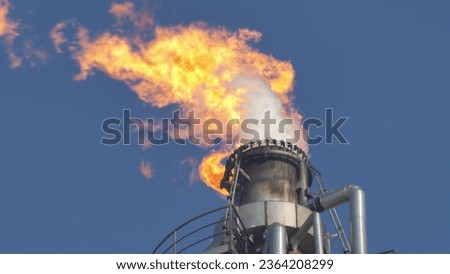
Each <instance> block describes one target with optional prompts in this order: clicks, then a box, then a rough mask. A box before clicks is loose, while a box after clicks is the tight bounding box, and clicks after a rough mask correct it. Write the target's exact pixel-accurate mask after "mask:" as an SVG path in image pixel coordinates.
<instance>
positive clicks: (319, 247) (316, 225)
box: [313, 212, 323, 254]
mask: <svg viewBox="0 0 450 274" xmlns="http://www.w3.org/2000/svg"><path fill="white" fill-rule="evenodd" d="M313 229H314V248H315V251H316V254H323V227H322V221H321V220H320V213H319V212H314V213H313Z"/></svg>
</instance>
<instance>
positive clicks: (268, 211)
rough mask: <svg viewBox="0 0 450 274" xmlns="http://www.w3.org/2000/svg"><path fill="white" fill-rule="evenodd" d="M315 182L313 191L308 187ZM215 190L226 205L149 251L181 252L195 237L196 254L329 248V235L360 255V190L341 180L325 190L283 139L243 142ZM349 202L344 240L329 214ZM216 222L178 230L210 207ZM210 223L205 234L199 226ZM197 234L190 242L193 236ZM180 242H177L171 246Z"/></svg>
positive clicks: (362, 238) (363, 249)
mask: <svg viewBox="0 0 450 274" xmlns="http://www.w3.org/2000/svg"><path fill="white" fill-rule="evenodd" d="M314 181H315V182H317V186H318V189H319V191H318V192H314V191H312V190H311V187H312V183H313V182H314ZM221 187H222V188H225V189H227V190H228V192H229V193H230V195H229V197H228V205H227V206H225V207H223V208H219V209H216V210H213V211H210V212H207V213H205V214H202V215H200V216H197V217H196V218H194V219H191V220H189V221H188V222H186V223H185V224H183V225H181V226H179V227H178V228H177V229H175V230H174V231H172V232H171V233H169V235H167V236H166V237H165V238H164V239H163V241H162V242H161V243H160V244H159V245H158V246H157V247H156V248H155V250H154V251H153V252H154V253H166V252H169V251H170V252H173V253H182V252H185V251H189V249H190V248H191V247H193V246H195V245H197V244H200V243H202V242H208V243H209V245H208V246H207V247H206V248H205V249H204V250H203V252H204V253H215V254H218V253H270V254H286V253H319V254H322V253H330V252H331V248H330V239H331V238H332V237H338V238H339V239H340V242H341V244H342V251H343V253H367V240H366V215H365V214H366V213H365V196H364V191H363V190H362V189H361V187H359V186H355V185H346V186H344V187H341V188H339V189H336V190H333V191H330V192H329V191H328V190H327V189H326V187H325V184H324V182H323V180H322V177H321V175H320V173H319V172H318V171H317V170H316V169H315V168H313V167H312V166H311V164H310V162H309V159H308V157H307V155H306V153H304V151H302V150H301V149H300V148H299V147H297V146H295V145H292V144H290V143H287V142H284V141H277V140H264V141H256V142H250V143H249V144H247V145H242V146H241V147H239V148H238V149H236V150H235V151H234V152H233V153H232V154H231V155H230V156H229V158H228V161H227V163H226V168H225V172H224V176H223V179H222V181H221ZM343 203H348V204H349V208H350V211H349V215H350V220H349V224H350V242H349V241H348V238H347V236H346V234H345V232H344V229H343V226H342V224H341V221H340V219H339V216H338V214H337V211H336V207H337V206H338V205H341V204H343ZM218 211H220V212H222V213H223V217H221V218H219V221H214V222H207V223H206V224H202V225H199V226H198V227H196V228H193V229H192V230H190V231H189V232H187V233H186V234H185V235H183V236H180V235H179V233H178V232H179V231H180V229H181V228H183V227H185V226H186V225H187V224H192V223H194V222H196V221H198V220H201V219H203V218H204V217H205V216H207V215H209V214H210V213H213V212H218ZM324 211H329V212H330V215H331V219H332V221H333V224H334V226H335V229H336V233H329V232H327V231H326V230H325V226H324V224H323V222H322V219H321V216H322V212H324ZM212 226H215V229H214V232H213V233H212V235H210V236H207V237H205V236H204V234H203V235H202V233H201V231H203V230H204V229H206V228H208V227H212ZM195 234H197V235H202V236H200V237H199V238H196V239H190V240H188V238H192V236H193V235H195ZM182 241H184V242H185V246H184V247H183V248H182V249H179V248H178V249H177V246H179V245H180V243H181V242H182Z"/></svg>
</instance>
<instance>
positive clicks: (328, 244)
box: [324, 232, 331, 254]
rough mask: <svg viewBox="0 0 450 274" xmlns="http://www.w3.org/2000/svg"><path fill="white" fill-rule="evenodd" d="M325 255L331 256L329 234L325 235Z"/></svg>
mask: <svg viewBox="0 0 450 274" xmlns="http://www.w3.org/2000/svg"><path fill="white" fill-rule="evenodd" d="M324 239H325V254H331V234H330V233H328V232H327V233H325V238H324Z"/></svg>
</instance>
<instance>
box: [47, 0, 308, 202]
mask: <svg viewBox="0 0 450 274" xmlns="http://www.w3.org/2000/svg"><path fill="white" fill-rule="evenodd" d="M114 5H115V6H114ZM114 5H113V7H112V8H111V10H110V13H112V14H113V15H114V16H115V17H116V19H120V23H123V20H125V19H126V18H131V19H130V20H132V23H133V22H134V21H136V22H141V21H139V17H140V16H144V15H145V16H146V18H148V16H149V15H148V14H146V13H142V12H141V13H139V14H138V13H136V12H135V11H134V6H133V5H132V4H131V3H130V2H125V3H124V4H119V6H117V4H114ZM146 21H149V20H148V19H147V20H146ZM152 22H153V21H152ZM147 31H148V30H147ZM60 32H61V25H57V26H56V28H55V32H54V34H55V35H54V36H55V37H57V38H58V39H57V40H55V45H57V48H58V49H59V48H60V46H61V43H63V42H65V39H64V38H63V37H62V36H61V35H60V34H61V33H60ZM123 33H124V32H117V31H106V32H103V33H100V34H99V35H97V36H94V37H93V36H91V35H89V32H88V30H87V29H86V28H83V27H79V28H78V31H77V41H76V43H75V46H73V45H72V46H71V47H70V48H69V49H71V52H72V56H73V58H74V59H75V60H76V61H77V62H78V64H79V66H80V72H79V74H77V75H76V76H75V79H76V80H85V79H87V77H88V76H89V75H91V74H92V73H93V72H94V71H95V70H100V71H102V72H104V73H106V74H107V75H108V76H110V77H111V78H114V79H117V80H120V81H123V82H125V83H126V84H127V85H128V86H129V87H130V88H131V89H132V90H133V91H134V92H136V93H137V95H138V96H139V98H140V99H141V100H143V101H145V102H147V103H149V104H151V105H153V106H156V107H160V108H162V107H166V106H168V105H171V104H177V105H179V106H180V108H181V109H182V110H183V111H185V112H188V111H189V110H194V111H195V114H196V118H200V119H201V120H202V121H204V120H206V119H208V118H215V119H218V120H220V121H221V122H222V124H223V125H226V124H227V122H228V121H230V120H232V119H239V120H240V121H243V120H244V119H248V118H255V119H261V118H263V116H262V115H263V113H264V112H265V111H267V110H270V111H271V115H272V117H274V118H276V119H284V118H293V119H294V124H293V125H291V126H289V127H288V131H291V132H292V131H293V130H295V129H298V130H302V128H301V124H300V123H301V121H300V120H301V116H300V114H298V112H297V111H296V110H295V109H294V108H293V107H292V104H291V102H290V93H291V91H292V89H293V80H294V70H293V67H292V65H291V63H290V62H287V61H280V60H277V59H275V58H274V57H272V56H270V55H267V54H263V53H261V52H259V51H258V50H256V49H254V48H252V46H251V43H253V42H257V41H259V40H260V39H261V33H259V32H257V31H254V30H249V29H239V30H238V31H236V32H232V31H229V30H227V29H225V28H223V27H209V26H207V25H206V24H205V23H193V24H191V25H188V26H182V25H177V26H171V27H162V26H155V27H154V29H153V36H152V39H151V40H148V41H146V40H145V39H143V38H142V35H141V36H139V35H125V34H123ZM255 129H256V130H257V131H258V132H259V133H260V136H261V138H265V135H264V131H263V130H262V127H256V128H255ZM199 134H201V133H199ZM231 135H232V136H231V137H232V138H233V140H235V141H239V138H240V137H242V134H241V131H240V130H239V129H236V130H235V132H233V133H232V134H231ZM219 137H220V138H222V139H224V138H225V136H219ZM272 137H273V138H280V139H281V138H283V137H284V135H283V134H277V133H274V135H273V136H272ZM298 145H299V146H300V147H301V148H303V149H304V150H307V146H306V144H305V143H304V142H303V141H301V140H300V141H299V143H298ZM234 148H235V145H228V146H222V147H221V148H220V149H219V150H217V151H213V152H211V153H210V154H209V155H208V156H206V157H205V158H204V159H203V160H202V163H201V164H200V167H199V174H200V177H201V179H202V180H203V181H204V182H205V183H206V184H207V185H208V186H210V187H211V188H213V189H215V190H216V191H218V192H219V193H221V194H224V195H226V194H227V192H226V191H225V190H223V189H220V187H219V184H220V179H221V177H222V175H223V171H224V167H223V165H222V164H221V161H222V160H223V159H224V158H225V157H226V156H227V155H229V153H230V151H231V150H232V149H234Z"/></svg>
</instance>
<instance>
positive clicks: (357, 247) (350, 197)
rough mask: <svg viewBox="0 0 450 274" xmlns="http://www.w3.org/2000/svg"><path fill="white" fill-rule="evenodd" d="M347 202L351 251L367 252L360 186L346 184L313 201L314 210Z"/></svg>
mask: <svg viewBox="0 0 450 274" xmlns="http://www.w3.org/2000/svg"><path fill="white" fill-rule="evenodd" d="M347 201H348V202H349V206H350V238H351V246H352V253H354V254H365V253H367V234H366V201H365V194H364V191H363V190H362V188H361V187H360V186H356V185H346V186H344V187H342V188H339V189H337V190H334V191H332V192H329V193H327V194H324V195H322V196H320V197H319V198H318V200H317V201H316V203H315V206H317V207H318V208H315V209H316V210H319V211H320V210H324V209H330V208H333V207H336V206H338V205H340V204H342V203H345V202H347Z"/></svg>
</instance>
